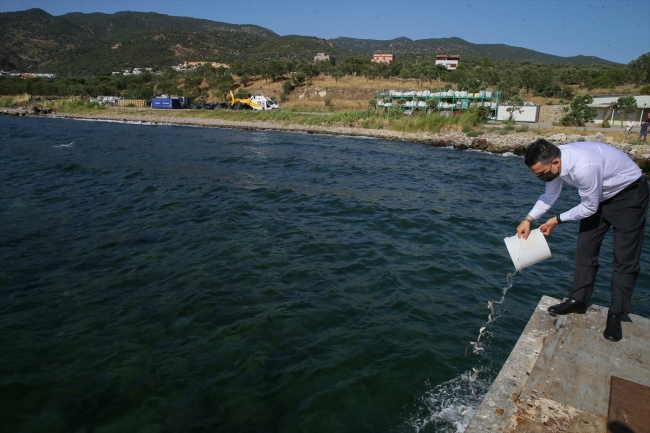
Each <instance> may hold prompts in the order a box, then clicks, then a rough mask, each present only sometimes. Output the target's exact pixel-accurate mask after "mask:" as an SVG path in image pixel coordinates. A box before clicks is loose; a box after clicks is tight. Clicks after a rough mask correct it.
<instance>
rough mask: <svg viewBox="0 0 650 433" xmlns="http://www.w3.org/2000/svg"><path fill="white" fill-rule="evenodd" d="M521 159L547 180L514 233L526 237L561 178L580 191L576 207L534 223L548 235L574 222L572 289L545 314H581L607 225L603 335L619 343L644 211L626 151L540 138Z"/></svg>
mask: <svg viewBox="0 0 650 433" xmlns="http://www.w3.org/2000/svg"><path fill="white" fill-rule="evenodd" d="M524 162H525V163H526V165H527V166H528V168H529V169H530V170H531V171H532V172H533V173H534V174H535V175H536V176H537V177H538V178H539V179H540V180H543V181H545V182H548V183H547V184H546V190H545V192H544V194H542V195H541V196H540V197H539V200H537V203H535V206H534V207H533V209H532V210H531V211H530V213H529V215H527V216H526V218H525V219H524V220H523V221H522V222H521V223H520V224H519V227H517V234H518V236H520V237H521V236H523V237H524V239H526V238H528V234H529V233H530V223H531V222H533V221H534V220H535V219H537V218H539V217H541V216H542V215H543V214H544V213H546V212H547V211H548V210H549V209H550V208H551V207H552V206H553V204H554V203H555V201H556V200H557V198H558V196H559V195H560V192H561V191H562V181H564V182H566V183H568V184H569V185H573V186H575V187H576V188H578V192H579V194H580V204H579V205H577V206H575V207H574V208H572V209H569V210H568V211H565V212H562V213H560V214H558V215H556V216H554V217H552V218H551V219H549V220H548V221H546V222H545V223H544V224H542V225H541V226H540V227H539V228H540V230H541V232H542V233H544V235H546V236H548V235H549V234H551V232H552V231H553V229H554V228H555V226H557V225H558V224H561V223H564V222H567V221H576V220H579V221H580V231H579V234H578V245H577V247H576V264H575V272H574V274H573V291H571V293H570V294H569V299H568V300H566V301H564V302H562V303H560V304H557V305H553V306H551V307H549V309H548V310H549V312H551V313H554V314H569V313H580V314H583V313H585V312H586V310H587V302H589V298H590V297H591V294H592V292H593V289H594V282H595V280H596V272H597V271H598V266H599V265H598V255H599V253H600V245H601V243H602V241H603V238H604V237H605V233H607V230H608V229H609V227H610V225H611V226H613V227H614V261H613V262H612V279H611V287H610V290H611V293H612V302H611V304H610V307H609V312H608V314H607V325H606V327H605V332H604V333H603V336H604V337H605V338H606V339H608V340H610V341H619V340H620V339H621V338H623V332H622V329H621V314H623V313H632V312H634V310H633V308H632V303H631V301H630V299H631V297H632V291H633V290H634V283H635V281H636V278H637V276H638V275H639V270H640V267H639V259H640V257H641V249H642V246H643V234H644V230H645V220H646V213H647V211H648V184H647V182H646V180H645V178H644V177H643V174H642V172H641V169H640V168H639V167H638V166H637V165H636V164H635V163H634V161H632V160H631V159H630V158H629V157H628V156H627V155H626V154H624V153H623V152H621V151H620V150H618V149H615V148H613V147H611V146H608V145H606V144H602V143H590V142H581V143H570V144H567V145H564V146H560V147H556V146H554V145H553V144H551V143H549V142H548V141H546V140H544V139H540V140H537V141H535V142H533V143H532V144H531V145H530V146H529V147H528V149H527V151H526V156H525V161H524Z"/></svg>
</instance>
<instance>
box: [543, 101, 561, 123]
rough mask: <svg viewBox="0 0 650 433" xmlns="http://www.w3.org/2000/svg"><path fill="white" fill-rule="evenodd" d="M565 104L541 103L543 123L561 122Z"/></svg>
mask: <svg viewBox="0 0 650 433" xmlns="http://www.w3.org/2000/svg"><path fill="white" fill-rule="evenodd" d="M562 107H563V105H540V107H539V121H540V122H542V123H553V122H559V121H560V119H561V118H562V117H563V116H564V111H563V110H562Z"/></svg>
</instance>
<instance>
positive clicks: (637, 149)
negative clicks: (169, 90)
mask: <svg viewBox="0 0 650 433" xmlns="http://www.w3.org/2000/svg"><path fill="white" fill-rule="evenodd" d="M3 114H5V115H14V116H16V115H19V116H20V115H22V116H25V115H39V116H42V117H56V118H68V119H85V120H100V121H101V120H105V121H120V122H137V123H146V124H154V125H156V124H167V125H185V126H200V127H211V128H232V129H243V130H272V131H291V132H303V133H307V134H324V135H344V136H352V137H355V136H357V137H372V138H381V139H386V140H400V141H411V142H415V143H424V144H428V145H431V146H436V147H453V148H454V149H457V150H480V151H484V152H489V153H497V154H502V153H507V152H510V153H513V154H515V155H519V156H521V155H523V154H524V153H525V152H526V148H527V146H528V145H529V144H530V143H531V142H532V141H534V140H535V139H536V138H539V137H540V136H538V135H536V134H533V133H531V132H526V133H511V134H508V135H501V134H499V133H498V132H491V133H487V134H483V135H481V136H479V137H474V138H472V137H468V136H467V135H466V134H465V133H462V132H445V133H438V134H431V133H428V132H417V133H408V132H398V131H391V130H385V129H365V128H360V127H347V126H311V125H298V124H284V123H282V122H277V121H255V122H245V121H231V120H223V119H209V118H204V117H184V116H174V115H171V116H170V115H165V113H161V112H156V114H153V113H152V114H145V113H142V112H129V113H128V114H124V113H116V112H113V113H111V112H101V113H81V114H67V113H64V114H62V113H51V112H50V113H30V112H28V111H26V110H24V109H22V110H16V109H13V110H10V109H5V110H4V111H3ZM544 138H546V139H547V140H549V141H550V142H552V143H555V144H557V145H562V144H566V143H571V142H575V141H595V142H600V143H607V144H609V145H611V146H614V147H616V148H618V149H620V150H622V151H623V152H625V153H627V154H628V155H630V158H632V159H633V160H635V161H636V163H637V164H638V165H639V167H641V168H642V170H643V171H644V173H645V174H646V176H649V177H650V145H648V144H639V145H634V146H632V145H629V144H627V143H616V142H613V141H612V140H611V139H609V138H608V137H605V136H604V135H603V134H601V133H599V132H598V133H596V134H594V135H579V134H568V135H567V134H555V135H551V136H548V137H544Z"/></svg>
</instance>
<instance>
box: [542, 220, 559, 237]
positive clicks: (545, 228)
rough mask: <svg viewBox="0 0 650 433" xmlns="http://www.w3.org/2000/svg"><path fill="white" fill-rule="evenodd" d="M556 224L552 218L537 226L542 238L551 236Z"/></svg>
mask: <svg viewBox="0 0 650 433" xmlns="http://www.w3.org/2000/svg"><path fill="white" fill-rule="evenodd" d="M557 224H558V222H557V218H555V217H553V218H551V219H549V220H548V221H546V222H545V223H544V224H542V225H541V226H539V231H540V232H542V234H543V235H544V236H548V235H550V234H551V232H552V231H553V229H554V228H555V226H556V225H557Z"/></svg>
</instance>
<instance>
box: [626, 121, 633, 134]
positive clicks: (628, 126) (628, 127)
mask: <svg viewBox="0 0 650 433" xmlns="http://www.w3.org/2000/svg"><path fill="white" fill-rule="evenodd" d="M633 127H634V122H633V121H632V119H627V124H626V126H625V138H630V133H631V132H632V128H633Z"/></svg>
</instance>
